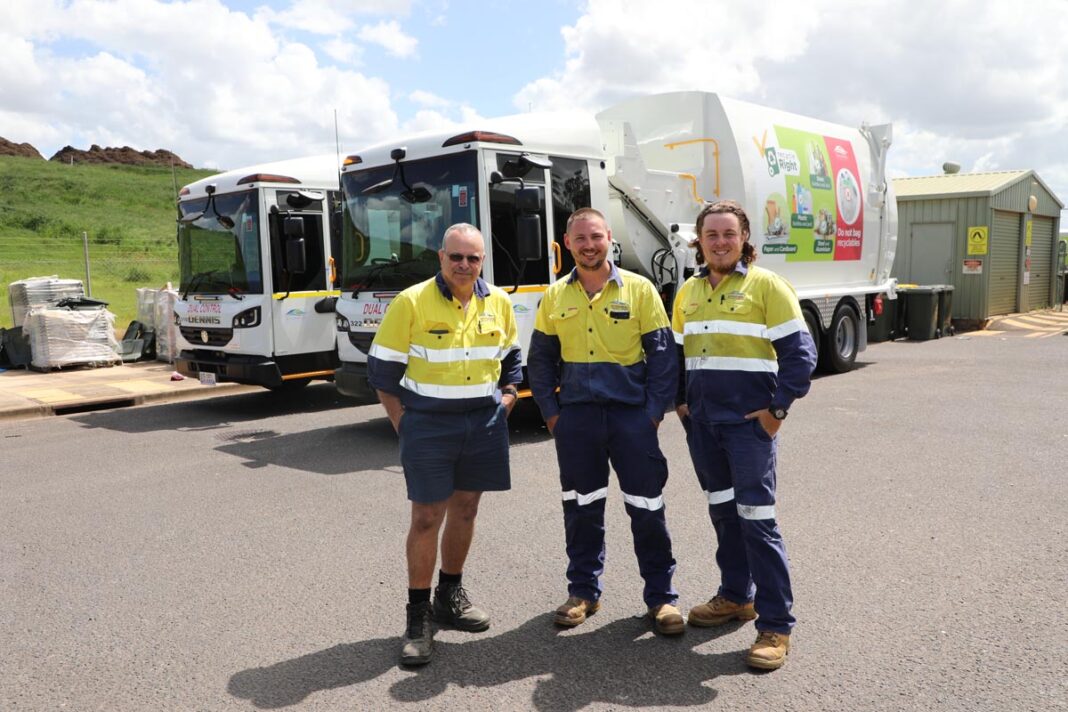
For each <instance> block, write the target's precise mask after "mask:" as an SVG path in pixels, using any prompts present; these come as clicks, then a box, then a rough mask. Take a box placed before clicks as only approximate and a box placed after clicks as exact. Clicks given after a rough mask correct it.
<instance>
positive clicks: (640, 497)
mask: <svg viewBox="0 0 1068 712" xmlns="http://www.w3.org/2000/svg"><path fill="white" fill-rule="evenodd" d="M605 410H606V412H607V413H608V456H609V458H610V459H611V462H612V468H613V469H614V470H615V471H616V476H617V477H618V478H619V489H620V490H622V491H623V501H624V502H625V505H626V510H627V514H628V515H629V516H630V531H631V534H632V535H633V538H634V554H635V556H637V558H638V570H639V571H640V572H641V575H642V579H643V580H644V581H645V590H644V591H643V594H642V597H643V599H644V600H645V605H647V606H659V605H660V604H662V603H672V604H674V603H675V602H676V601H678V593H677V592H676V591H675V588H674V586H672V583H671V579H672V577H673V576H674V574H675V558H674V557H673V556H672V554H671V535H670V534H669V533H668V528H667V518H666V514H665V510H664V497H663V490H664V484H665V483H667V477H668V468H667V460H666V459H665V458H664V455H663V453H662V452H661V451H660V444H659V441H658V440H657V434H656V426H654V425H653V422H652V421H651V420H650V419H649V416H648V415H646V414H645V409H644V408H643V407H640V406H622V405H610V406H606V407H605Z"/></svg>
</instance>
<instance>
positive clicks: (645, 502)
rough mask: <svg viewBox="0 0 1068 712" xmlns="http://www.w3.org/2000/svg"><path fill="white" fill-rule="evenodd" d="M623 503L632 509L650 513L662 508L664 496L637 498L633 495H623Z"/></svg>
mask: <svg viewBox="0 0 1068 712" xmlns="http://www.w3.org/2000/svg"><path fill="white" fill-rule="evenodd" d="M623 501H624V502H626V503H627V504H629V505H630V506H632V507H637V508H639V509H648V510H649V511H650V512H655V511H657V510H658V509H663V508H664V495H660V496H659V497H639V496H638V495H635V494H627V493H626V492H624V493H623Z"/></svg>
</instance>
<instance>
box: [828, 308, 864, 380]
mask: <svg viewBox="0 0 1068 712" xmlns="http://www.w3.org/2000/svg"><path fill="white" fill-rule="evenodd" d="M825 339H826V340H825V341H824V343H823V348H821V349H820V357H821V359H822V365H823V368H824V370H825V371H829V372H831V373H845V372H846V371H851V370H852V369H853V365H854V364H855V363H856V361H857V351H858V349H859V348H860V320H859V319H858V318H857V313H856V312H855V311H853V310H852V309H851V308H850V307H847V306H844V305H843V306H839V307H838V309H836V310H835V312H834V318H833V319H831V328H830V329H828V330H827V334H826V336H825Z"/></svg>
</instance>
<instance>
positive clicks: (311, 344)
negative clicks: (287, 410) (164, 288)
mask: <svg viewBox="0 0 1068 712" xmlns="http://www.w3.org/2000/svg"><path fill="white" fill-rule="evenodd" d="M338 181H339V170H338V158H337V156H335V155H324V156H310V157H306V158H298V159H292V160H287V161H278V162H273V163H264V164H261V165H255V166H249V167H246V168H240V169H237V170H231V171H227V172H225V173H220V174H218V175H214V176H210V177H208V178H204V179H201V180H199V181H197V182H195V183H190V184H189V185H187V186H185V187H184V188H182V189H181V190H180V191H179V195H178V256H179V262H180V266H181V279H180V284H179V288H178V292H179V296H178V300H177V303H176V305H175V309H174V322H175V325H176V326H177V327H178V336H177V339H176V340H177V343H178V349H179V352H178V355H177V357H176V359H175V366H176V368H177V370H178V371H179V372H180V373H182V374H183V375H185V376H189V377H192V378H198V379H200V381H201V382H203V383H211V384H213V383H218V382H224V381H226V382H234V383H245V384H250V385H258V386H263V387H265V388H268V389H271V390H277V391H290V390H296V389H299V388H301V387H303V386H306V385H307V384H308V383H310V382H311V381H313V380H315V379H327V380H329V379H332V378H333V376H334V371H335V370H336V368H337V366H338V365H339V363H340V362H339V359H338V355H337V331H336V328H335V320H334V305H335V303H336V302H337V298H338V295H339V292H338V289H337V272H336V269H335V267H336V261H335V255H337V254H338V252H339V247H340V236H341V230H340V220H339V217H338V216H339V215H340V204H341V193H340V190H339V182H338Z"/></svg>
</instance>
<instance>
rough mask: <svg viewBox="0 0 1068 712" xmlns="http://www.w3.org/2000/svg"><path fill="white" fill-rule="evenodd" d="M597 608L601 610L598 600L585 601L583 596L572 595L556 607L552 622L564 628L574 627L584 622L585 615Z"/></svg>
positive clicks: (590, 613) (594, 611) (590, 614)
mask: <svg viewBox="0 0 1068 712" xmlns="http://www.w3.org/2000/svg"><path fill="white" fill-rule="evenodd" d="M599 610H601V602H600V601H587V600H586V599H585V598H579V597H578V596H572V597H571V598H569V599H567V602H566V603H564V604H563V605H562V606H560V607H559V608H557V609H556V615H555V616H554V617H553V623H556V625H562V626H564V627H565V628H574V627H575V626H577V625H579V624H581V623H584V622H585V621H586V617H587V616H592V615H593V614H594V613H596V612H597V611H599Z"/></svg>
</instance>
